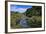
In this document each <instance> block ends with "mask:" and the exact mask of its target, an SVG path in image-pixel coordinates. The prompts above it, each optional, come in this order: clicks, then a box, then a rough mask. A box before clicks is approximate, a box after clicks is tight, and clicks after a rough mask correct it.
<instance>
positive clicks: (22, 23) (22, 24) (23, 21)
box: [20, 18, 28, 27]
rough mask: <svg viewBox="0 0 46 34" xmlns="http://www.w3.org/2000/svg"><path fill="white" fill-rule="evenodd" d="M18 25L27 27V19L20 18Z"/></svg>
mask: <svg viewBox="0 0 46 34" xmlns="http://www.w3.org/2000/svg"><path fill="white" fill-rule="evenodd" d="M20 25H21V26H22V27H28V24H27V20H26V19H24V18H22V19H21V20H20Z"/></svg>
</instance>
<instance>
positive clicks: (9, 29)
mask: <svg viewBox="0 0 46 34" xmlns="http://www.w3.org/2000/svg"><path fill="white" fill-rule="evenodd" d="M11 4H15V5H32V6H42V28H27V29H11V28H10V5H11ZM36 30H44V5H43V4H34V3H19V2H8V32H21V31H36Z"/></svg>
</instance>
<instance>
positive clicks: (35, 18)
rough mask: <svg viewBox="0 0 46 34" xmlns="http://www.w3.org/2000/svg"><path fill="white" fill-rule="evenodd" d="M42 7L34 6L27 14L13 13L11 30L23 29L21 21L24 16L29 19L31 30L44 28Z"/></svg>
mask: <svg viewBox="0 0 46 34" xmlns="http://www.w3.org/2000/svg"><path fill="white" fill-rule="evenodd" d="M41 9H42V7H41V6H32V8H28V9H27V10H26V11H25V13H19V12H14V11H11V28H22V26H21V25H20V24H19V22H20V19H21V17H22V16H23V15H25V14H26V15H25V16H27V17H29V19H28V22H27V23H28V25H29V27H31V28H37V27H41V26H42V11H41Z"/></svg>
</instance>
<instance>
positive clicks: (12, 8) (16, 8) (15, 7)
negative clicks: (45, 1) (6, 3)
mask: <svg viewBox="0 0 46 34" xmlns="http://www.w3.org/2000/svg"><path fill="white" fill-rule="evenodd" d="M28 8H32V6H31V5H30V6H29V5H13V4H12V5H10V11H15V12H20V13H23V12H25V11H26V10H27V9H28Z"/></svg>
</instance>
